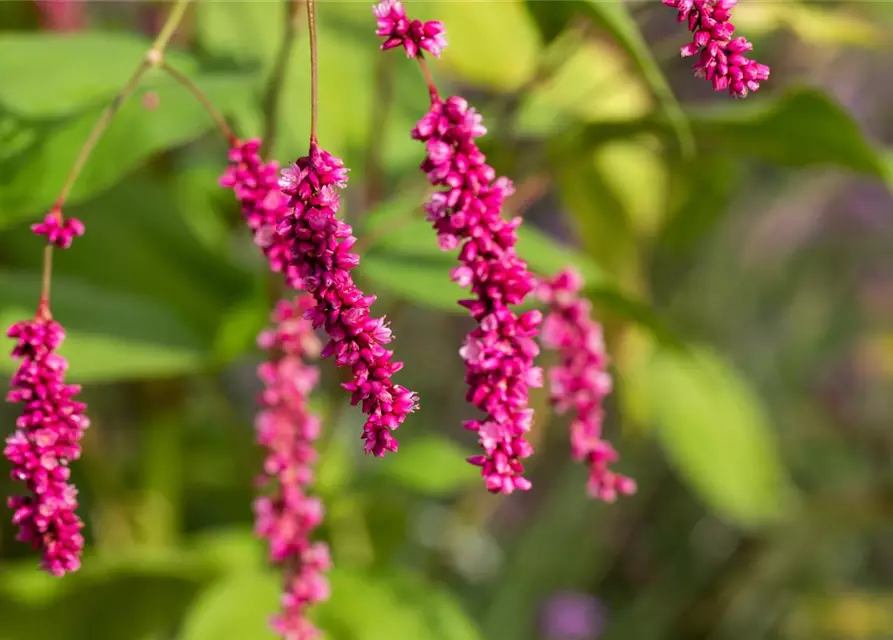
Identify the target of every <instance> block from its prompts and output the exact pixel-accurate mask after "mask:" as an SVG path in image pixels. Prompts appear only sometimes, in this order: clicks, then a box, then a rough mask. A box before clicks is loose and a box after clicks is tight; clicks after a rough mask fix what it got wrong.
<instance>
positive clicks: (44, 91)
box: [0, 32, 197, 118]
mask: <svg viewBox="0 0 893 640" xmlns="http://www.w3.org/2000/svg"><path fill="white" fill-rule="evenodd" d="M151 44H152V43H151V41H149V40H147V39H145V38H141V37H138V36H136V35H132V34H126V33H112V32H108V33H101V32H89V33H72V34H64V35H62V34H57V33H46V32H37V33H14V32H7V33H3V34H0V60H15V64H5V65H3V66H2V68H0V107H2V108H4V109H8V110H10V111H12V112H14V113H15V114H16V115H19V116H22V117H27V118H56V117H60V116H66V115H69V114H72V113H75V112H77V111H80V110H82V109H84V108H87V107H92V106H96V105H97V104H98V103H104V102H108V101H109V100H110V99H111V98H112V96H113V95H115V94H116V93H117V92H118V91H120V90H121V88H122V87H123V86H124V84H125V82H126V81H127V79H128V78H129V77H130V76H131V75H132V74H133V72H134V71H136V68H137V66H139V64H140V61H141V60H142V59H143V57H144V56H145V55H146V52H147V51H148V50H149V47H150V46H151ZM165 57H166V58H167V61H168V62H169V63H171V64H173V65H175V66H176V67H177V68H179V69H181V70H183V71H184V72H186V73H188V74H189V75H193V74H194V73H195V70H196V68H197V64H196V63H195V61H194V60H192V59H191V58H190V57H188V56H185V55H183V54H178V53H177V52H176V51H170V52H167V53H166V54H165ZM155 74H159V75H160V72H155ZM155 74H153V75H155ZM103 106H104V105H103ZM0 110H2V109H0Z"/></svg>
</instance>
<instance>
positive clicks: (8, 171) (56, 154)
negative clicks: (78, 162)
mask: <svg viewBox="0 0 893 640" xmlns="http://www.w3.org/2000/svg"><path fill="white" fill-rule="evenodd" d="M194 81H195V82H196V84H197V85H198V86H199V87H200V88H201V89H202V91H204V92H205V93H206V94H207V95H208V97H209V98H210V99H211V101H212V102H213V103H214V104H215V105H217V107H218V108H219V109H221V110H222V111H223V112H225V113H226V112H228V111H230V110H231V109H233V108H237V107H238V106H239V105H241V104H242V103H243V101H244V100H245V95H244V92H245V88H246V78H245V77H243V76H231V75H230V76H199V77H197V78H194ZM152 91H154V92H155V93H156V94H157V96H158V99H159V105H158V107H157V108H156V109H153V110H147V109H146V108H145V107H144V106H143V105H142V103H141V101H140V95H141V93H140V92H137V94H136V95H134V96H133V97H132V98H131V100H129V101H128V102H127V103H125V104H124V106H123V107H121V110H120V111H119V112H118V114H117V116H116V117H115V119H114V120H113V121H112V123H111V124H110V125H109V127H108V129H107V130H106V132H105V134H104V135H103V137H102V139H101V140H100V141H99V144H98V145H97V146H96V148H95V150H94V151H93V154H92V156H91V157H90V160H89V161H88V162H87V164H86V165H85V167H84V170H83V172H82V173H81V175H80V177H79V178H78V180H77V182H76V183H75V186H74V189H73V190H72V193H71V196H70V198H69V201H68V202H69V204H73V203H75V202H77V201H82V200H84V199H85V198H87V197H88V196H90V195H93V194H94V193H96V192H98V191H101V190H103V189H106V188H108V187H110V186H111V185H112V184H114V183H115V182H116V181H118V180H120V179H121V178H122V177H124V176H125V175H127V174H128V173H129V172H131V171H133V170H134V169H135V168H137V167H138V166H140V165H141V164H143V163H144V162H145V161H146V160H147V159H149V158H150V157H151V156H152V155H154V154H156V153H158V152H160V151H163V150H166V149H170V148H172V147H176V146H179V145H182V144H184V143H186V142H189V141H191V140H194V139H195V138H198V137H199V136H200V135H201V134H203V133H205V132H206V131H208V130H210V129H212V128H213V127H214V123H213V121H212V120H211V118H210V117H209V116H208V114H207V113H206V112H205V110H204V109H203V108H202V106H201V105H200V104H199V103H198V102H197V101H196V100H195V98H194V97H192V96H191V95H190V94H189V93H188V92H187V91H186V90H185V89H183V88H182V87H181V86H179V85H177V84H176V83H174V82H172V81H170V80H167V81H165V82H160V83H159V84H158V85H157V86H156V87H155V88H153V89H152ZM101 109H102V108H101V107H99V108H95V109H90V110H88V111H86V112H83V113H82V114H81V115H78V116H75V117H72V118H67V119H64V120H61V121H54V122H34V123H27V122H21V123H20V124H19V127H20V128H21V129H22V130H23V131H26V132H28V133H30V134H32V135H33V136H34V139H33V142H32V144H31V145H30V146H28V147H27V148H25V149H23V150H21V151H20V152H19V153H17V154H16V155H14V156H11V157H7V158H6V159H4V160H2V161H0V174H2V175H3V176H4V181H3V186H2V187H0V225H4V224H9V223H10V222H12V221H13V220H15V219H16V218H21V217H23V216H26V215H28V214H32V215H33V214H36V213H37V212H39V211H40V210H41V209H45V208H48V207H49V205H50V204H51V203H52V202H53V201H54V200H55V198H56V196H58V194H59V191H60V190H61V188H62V184H63V183H64V181H65V177H66V175H67V174H68V171H69V170H70V168H71V166H72V165H73V163H74V159H75V157H76V156H77V154H78V151H79V149H80V148H81V145H83V143H84V141H85V140H86V139H87V136H88V135H89V133H90V131H91V129H92V128H93V126H94V124H95V123H96V120H97V119H98V117H99V113H100V111H101Z"/></svg>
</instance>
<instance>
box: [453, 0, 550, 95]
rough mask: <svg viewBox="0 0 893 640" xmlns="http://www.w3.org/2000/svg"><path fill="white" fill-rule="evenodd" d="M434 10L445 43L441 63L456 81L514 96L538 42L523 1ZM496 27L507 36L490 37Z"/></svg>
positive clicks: (532, 67)
mask: <svg viewBox="0 0 893 640" xmlns="http://www.w3.org/2000/svg"><path fill="white" fill-rule="evenodd" d="M436 7H437V19H438V20H440V21H442V22H443V23H444V24H445V25H446V29H447V34H448V38H449V43H450V45H449V47H447V49H446V50H445V51H444V52H443V54H442V58H443V63H444V65H446V66H447V67H448V68H449V69H450V70H452V71H454V72H455V73H456V74H457V75H458V76H459V77H460V78H462V79H463V80H467V81H469V82H472V83H474V84H477V85H481V86H484V87H488V88H491V89H497V90H500V91H513V90H515V89H518V88H520V87H521V86H522V85H523V84H524V83H525V82H527V81H528V80H530V79H531V78H532V77H533V75H534V73H535V72H536V68H537V63H538V61H539V58H540V56H541V53H542V43H541V42H540V37H539V33H538V32H537V29H536V25H535V24H534V23H533V21H532V20H531V19H530V15H529V14H528V13H527V11H526V9H525V7H524V2H522V1H521V0H503V1H501V2H439V3H436ZM495 25H498V28H499V30H500V31H501V32H502V33H505V34H511V37H508V38H494V37H493V28H494V26H495Z"/></svg>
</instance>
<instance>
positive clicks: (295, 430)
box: [254, 296, 331, 640]
mask: <svg viewBox="0 0 893 640" xmlns="http://www.w3.org/2000/svg"><path fill="white" fill-rule="evenodd" d="M312 306H313V300H312V299H311V298H310V297H309V296H303V297H301V298H298V299H297V300H296V301H295V302H293V303H292V302H286V301H281V302H279V304H278V305H277V306H276V309H275V311H274V312H273V321H274V322H275V323H276V326H275V327H274V328H273V329H270V330H267V331H264V332H263V333H261V334H260V336H259V337H258V344H259V346H260V347H261V348H262V349H264V350H265V351H267V352H268V353H269V354H270V359H269V360H268V361H267V362H264V363H263V364H261V365H260V367H259V368H258V376H259V377H260V379H261V380H262V381H263V383H264V390H263V392H262V393H261V395H260V406H261V410H260V412H259V413H258V415H257V419H256V422H255V429H256V432H257V439H258V442H259V443H260V444H261V445H262V446H264V447H265V448H266V451H267V455H266V459H265V460H264V473H263V476H262V477H261V478H260V479H259V481H258V482H259V484H260V485H261V486H265V487H267V488H268V491H269V493H268V494H267V495H266V496H264V497H260V498H258V499H257V500H256V501H255V504H254V509H255V514H256V524H255V530H256V532H257V534H258V535H260V536H263V537H264V538H266V539H267V540H268V541H269V544H270V559H271V560H272V561H273V562H274V563H276V564H279V565H282V566H284V567H285V569H286V572H285V573H286V575H285V586H284V593H283V596H282V613H281V614H280V615H278V616H276V617H275V618H274V619H273V627H274V629H275V630H276V632H277V633H279V634H280V635H281V636H282V637H283V638H286V640H311V639H314V638H318V637H320V633H319V630H318V629H316V627H315V626H313V624H312V623H311V622H310V621H309V620H308V619H307V609H308V608H309V607H310V606H312V605H314V604H316V603H318V602H322V601H324V600H327V599H328V597H329V584H328V581H327V580H326V577H325V575H324V574H325V572H326V571H327V570H328V569H329V568H330V565H331V561H330V559H329V550H328V547H327V546H326V545H325V544H324V543H321V542H312V540H311V536H312V534H313V531H314V530H315V529H316V528H317V527H318V526H319V525H320V524H321V523H322V520H323V507H322V503H321V502H320V501H319V499H317V498H314V497H310V496H309V495H307V489H308V487H309V486H310V485H311V484H312V483H313V464H314V463H315V462H316V458H317V454H316V450H315V448H314V442H315V441H316V439H317V438H318V437H319V434H320V420H319V418H318V417H317V416H316V415H314V414H313V413H311V412H310V410H309V409H308V406H307V402H308V397H309V395H310V391H311V390H312V389H313V387H314V386H315V385H316V383H317V380H318V377H319V374H318V372H317V370H316V369H315V368H313V367H310V366H308V365H306V364H305V363H304V359H305V358H306V357H308V356H316V355H317V354H318V353H319V342H318V341H317V339H316V337H315V336H314V334H313V329H312V327H311V326H310V323H309V322H308V321H307V320H305V319H304V318H303V314H304V312H306V311H307V310H308V309H310V308H311V307H312Z"/></svg>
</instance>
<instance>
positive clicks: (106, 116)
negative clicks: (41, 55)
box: [37, 0, 190, 317]
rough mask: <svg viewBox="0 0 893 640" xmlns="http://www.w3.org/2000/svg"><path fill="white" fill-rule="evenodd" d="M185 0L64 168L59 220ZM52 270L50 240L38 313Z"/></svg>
mask: <svg viewBox="0 0 893 640" xmlns="http://www.w3.org/2000/svg"><path fill="white" fill-rule="evenodd" d="M189 3H190V0H177V1H176V3H175V4H174V6H173V8H172V9H171V11H170V13H169V14H168V16H167V20H165V23H164V25H163V26H162V27H161V31H160V32H159V33H158V37H157V38H155V41H154V42H153V43H152V47H151V48H150V49H149V50H148V51H147V52H146V55H145V56H143V59H142V60H140V63H139V66H137V68H136V70H135V71H134V72H133V75H131V76H130V78H129V79H128V80H127V83H126V84H125V85H124V87H123V88H122V89H121V91H120V92H119V93H118V94H117V95H116V96H115V97H114V98H112V101H111V103H109V105H108V106H107V107H106V108H105V110H103V112H102V114H101V115H100V116H99V120H97V121H96V124H95V125H94V126H93V129H92V130H91V131H90V135H88V136H87V139H86V140H85V141H84V144H83V146H82V147H81V150H80V151H79V152H78V155H77V158H76V159H75V161H74V164H73V165H72V167H71V170H70V171H69V172H68V176H66V178H65V182H64V183H63V185H62V190H61V191H60V192H59V196H58V197H57V198H56V202H55V204H54V205H53V208H52V209H51V211H50V213H51V215H53V216H54V217H55V218H56V219H57V220H58V221H59V222H60V223H61V222H62V207H63V205H64V204H65V201H66V200H68V196H69V195H70V194H71V190H72V189H73V188H74V183H75V181H76V180H77V179H78V176H79V175H80V174H81V171H82V170H83V168H84V165H85V164H86V163H87V159H88V158H89V157H90V154H91V153H93V150H94V149H95V148H96V145H97V143H98V142H99V139H100V138H102V134H103V133H105V130H106V129H107V128H108V126H109V124H110V123H111V121H112V119H113V118H114V117H115V114H117V113H118V110H119V109H120V108H121V105H123V104H124V102H125V101H126V100H127V98H129V97H130V96H131V95H133V92H134V91H136V88H137V87H138V86H139V83H140V81H141V80H142V79H143V76H144V75H145V73H146V71H148V70H149V69H151V68H152V67H154V66H158V65H160V64H161V63H162V61H163V59H164V50H165V48H166V47H167V45H168V43H169V42H170V41H171V38H173V36H174V32H175V31H176V30H177V27H178V26H179V24H180V22H181V21H182V19H183V15H184V14H185V13H186V9H187V7H188V6H189ZM52 271H53V247H52V245H51V244H50V245H48V246H47V248H46V250H45V251H44V254H43V275H42V278H41V292H40V304H39V305H38V308H37V316H38V317H49V302H50V279H51V277H52Z"/></svg>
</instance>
